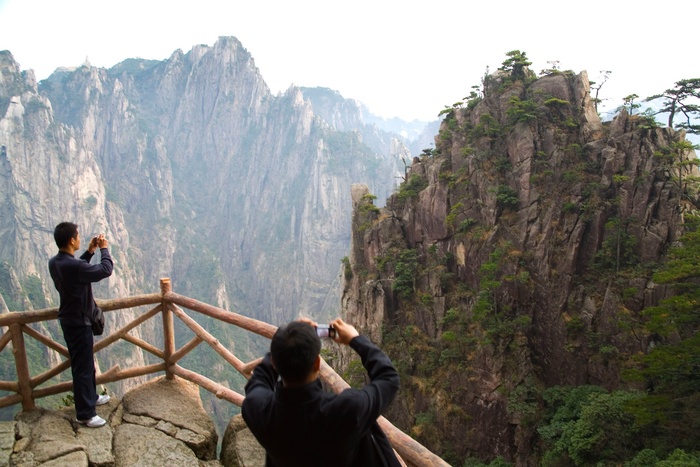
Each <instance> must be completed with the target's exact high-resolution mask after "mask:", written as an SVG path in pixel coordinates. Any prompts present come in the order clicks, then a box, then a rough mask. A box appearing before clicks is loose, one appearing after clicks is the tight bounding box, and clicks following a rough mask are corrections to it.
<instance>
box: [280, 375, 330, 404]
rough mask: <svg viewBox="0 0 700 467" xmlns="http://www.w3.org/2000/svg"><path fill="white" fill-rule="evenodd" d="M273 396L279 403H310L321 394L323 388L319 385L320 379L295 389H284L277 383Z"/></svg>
mask: <svg viewBox="0 0 700 467" xmlns="http://www.w3.org/2000/svg"><path fill="white" fill-rule="evenodd" d="M275 394H276V397H277V400H278V401H280V402H292V403H295V404H303V403H304V402H309V401H312V400H314V399H316V398H318V397H319V396H320V395H321V394H323V386H322V385H321V380H320V379H316V381H314V382H312V383H309V384H305V385H303V386H298V387H295V388H285V387H284V386H283V385H282V382H281V381H279V382H278V383H277V388H276V391H275Z"/></svg>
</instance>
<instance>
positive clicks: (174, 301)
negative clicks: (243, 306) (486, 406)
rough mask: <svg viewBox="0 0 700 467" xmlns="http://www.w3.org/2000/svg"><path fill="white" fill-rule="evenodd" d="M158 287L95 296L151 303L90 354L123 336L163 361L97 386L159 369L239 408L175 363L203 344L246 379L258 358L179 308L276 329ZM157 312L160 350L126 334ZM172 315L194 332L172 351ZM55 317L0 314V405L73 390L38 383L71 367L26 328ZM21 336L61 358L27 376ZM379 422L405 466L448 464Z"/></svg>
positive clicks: (327, 372)
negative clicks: (10, 357) (6, 370)
mask: <svg viewBox="0 0 700 467" xmlns="http://www.w3.org/2000/svg"><path fill="white" fill-rule="evenodd" d="M160 288H161V292H160V293H154V294H145V295H136V296H132V297H127V298H118V299H114V300H98V302H97V303H98V305H99V306H100V307H101V308H102V309H103V310H104V311H105V312H111V311H116V310H123V309H128V308H134V307H139V306H145V305H154V306H153V307H152V308H151V309H150V310H148V311H146V312H145V313H143V314H142V315H140V316H138V317H137V318H136V319H134V320H133V321H131V322H130V323H128V324H126V325H125V326H123V327H122V328H120V329H117V330H116V331H114V332H112V333H111V334H108V335H106V336H104V337H103V338H101V339H99V340H98V341H96V342H95V345H94V352H95V353H97V352H99V351H100V350H102V349H104V348H106V347H108V346H109V345H111V344H113V343H115V342H117V341H119V340H123V341H127V342H129V343H131V344H133V345H136V346H138V347H140V348H141V349H143V350H145V351H146V352H148V353H150V354H152V355H154V356H155V357H157V358H158V359H160V360H162V362H160V363H155V364H152V365H143V366H137V367H133V368H126V369H122V368H121V367H120V366H119V365H115V366H113V367H112V368H110V369H109V370H107V371H105V372H103V373H101V374H99V375H97V376H96V380H97V384H104V383H112V382H115V381H120V380H124V379H129V378H134V377H139V376H144V375H149V374H153V373H158V372H164V373H165V377H166V378H169V379H172V378H174V377H175V376H178V377H180V378H183V379H186V380H188V381H191V382H193V383H196V384H197V385H199V386H200V387H202V388H204V389H206V390H207V391H209V392H211V393H213V394H215V395H216V397H218V398H219V399H224V400H227V401H229V402H231V403H233V404H236V405H238V406H239V407H240V406H241V404H242V403H243V399H244V398H245V396H243V395H242V394H239V393H237V392H236V391H233V390H231V389H229V388H227V387H225V386H223V385H221V384H219V383H217V382H215V381H212V380H211V379H209V378H207V377H205V376H203V375H201V374H199V373H197V372H195V371H192V370H188V369H186V368H183V367H182V366H180V365H178V361H179V360H181V359H182V358H183V357H184V356H185V355H187V354H188V353H189V352H191V351H192V350H193V349H194V348H196V347H197V346H198V345H199V344H200V343H202V342H206V343H207V344H208V345H209V346H210V347H211V348H212V349H214V350H215V351H216V352H217V353H218V354H219V355H220V356H221V357H223V359H224V360H226V361H227V362H228V363H229V364H231V365H232V366H233V367H234V368H235V369H236V370H238V372H239V373H241V374H242V375H243V376H244V377H245V378H246V379H248V378H250V375H251V373H252V371H253V369H254V368H255V366H256V365H257V364H258V363H259V362H260V361H261V360H262V357H261V358H258V359H256V360H253V361H251V362H249V363H244V362H242V361H241V360H240V359H239V358H238V357H236V356H235V355H234V354H233V353H232V352H230V351H229V350H228V349H227V348H226V347H225V346H223V345H222V344H221V343H220V342H219V341H218V340H217V339H216V338H215V337H214V336H212V335H211V334H210V333H209V332H207V331H206V330H205V329H204V328H203V327H202V326H200V325H199V324H197V322H196V321H195V320H194V319H192V318H191V317H190V316H188V315H187V313H185V311H184V310H183V308H186V309H188V310H191V311H194V312H197V313H200V314H203V315H206V316H210V317H212V318H214V319H217V320H219V321H223V322H225V323H229V324H233V325H234V326H238V327H240V328H243V329H245V330H247V331H250V332H254V333H256V334H259V335H261V336H264V337H266V338H268V339H270V338H272V336H273V334H274V333H275V331H276V330H277V327H276V326H273V325H271V324H268V323H265V322H262V321H258V320H256V319H252V318H248V317H246V316H243V315H239V314H237V313H233V312H231V311H226V310H224V309H221V308H218V307H215V306H212V305H208V304H206V303H203V302H200V301H198V300H195V299H192V298H189V297H185V296H183V295H179V294H176V293H175V292H173V291H172V289H171V283H170V279H161V281H160ZM158 314H161V317H162V320H163V348H162V349H161V348H158V347H156V346H154V345H152V344H150V343H148V342H146V341H144V340H142V339H140V338H138V337H135V336H133V335H131V334H130V333H129V332H130V331H131V330H132V329H134V328H136V327H137V326H139V325H141V324H142V323H144V322H146V321H147V320H149V319H151V318H153V317H155V316H156V315H158ZM174 317H177V318H179V319H180V320H181V321H182V322H183V323H184V324H185V325H186V326H187V327H188V328H189V329H190V330H191V331H192V332H193V333H194V336H193V337H192V339H190V341H189V342H187V343H185V344H184V345H182V347H180V348H179V349H176V346H175V327H174ZM56 319H58V308H48V309H44V310H36V311H24V312H10V313H6V314H2V315H0V326H2V327H3V328H4V327H7V328H8V330H7V331H5V332H4V333H3V334H2V336H1V337H0V352H2V351H4V350H5V349H6V348H7V347H8V344H9V343H10V342H12V353H13V354H14V360H15V368H16V371H17V381H0V390H4V391H7V392H12V393H14V394H10V395H7V396H4V397H0V407H8V406H11V405H15V404H20V403H21V404H22V410H23V411H30V410H34V409H36V404H35V400H36V399H39V398H42V397H46V396H51V395H55V394H61V393H64V392H68V391H71V390H72V389H73V383H72V381H64V382H60V383H55V384H53V385H50V386H47V387H41V388H39V387H38V386H40V385H42V384H44V383H46V382H47V381H49V380H50V379H51V378H53V377H55V376H57V375H59V374H61V373H62V372H63V371H65V370H67V369H69V368H70V358H69V355H68V349H67V348H66V347H65V346H63V345H61V344H59V343H58V342H56V341H54V340H53V339H52V338H51V337H49V336H46V335H44V334H42V333H41V332H39V331H37V330H36V329H34V328H32V327H30V326H28V325H29V324H31V323H37V322H41V321H50V320H56ZM25 335H27V336H30V337H32V338H33V339H36V340H37V341H38V342H40V343H41V344H43V345H45V346H47V347H49V348H51V349H53V350H55V351H56V352H58V353H59V354H60V355H62V356H63V357H64V358H65V360H63V361H62V362H61V363H59V364H57V365H55V366H54V367H53V368H50V369H48V370H46V371H45V372H43V373H41V374H39V375H36V376H32V375H31V374H30V371H29V362H28V360H27V352H26V347H25V344H24V339H25ZM321 378H322V379H323V380H324V381H325V382H326V383H327V384H328V385H329V386H330V387H331V388H332V389H333V391H335V392H336V393H338V392H341V391H343V390H344V389H346V388H348V387H349V386H348V384H347V383H346V382H345V381H344V380H343V379H342V378H341V377H340V376H339V375H338V374H337V373H336V372H335V371H334V370H333V369H332V368H331V367H330V366H329V365H328V364H326V362H325V361H322V362H321ZM379 424H380V426H381V427H382V429H383V430H384V432H385V433H386V434H387V437H388V438H389V441H390V442H391V444H392V446H393V447H394V449H395V451H396V452H397V453H398V454H399V456H400V458H401V459H402V460H403V463H404V465H413V466H448V464H447V463H446V462H445V461H443V460H442V459H440V458H439V457H438V456H436V455H435V454H433V453H432V452H430V451H429V450H428V449H426V448H425V447H424V446H422V445H421V444H419V443H418V442H417V441H415V440H414V439H413V438H411V437H409V436H408V435H406V434H405V433H403V432H402V431H401V430H399V429H398V428H396V427H395V426H394V425H393V424H391V423H390V422H389V421H388V420H386V419H385V418H384V417H380V418H379Z"/></svg>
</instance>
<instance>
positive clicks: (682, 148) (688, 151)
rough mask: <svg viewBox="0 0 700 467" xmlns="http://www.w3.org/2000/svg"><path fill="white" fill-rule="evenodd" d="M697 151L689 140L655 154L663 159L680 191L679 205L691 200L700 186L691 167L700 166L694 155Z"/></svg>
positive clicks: (673, 144) (675, 143)
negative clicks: (683, 201) (685, 200)
mask: <svg viewBox="0 0 700 467" xmlns="http://www.w3.org/2000/svg"><path fill="white" fill-rule="evenodd" d="M695 149H697V146H695V145H693V144H692V143H691V142H690V141H688V140H682V141H676V142H674V143H672V144H671V146H668V147H664V148H661V149H660V150H659V151H657V152H655V153H654V156H655V157H658V158H660V159H661V161H662V164H663V167H664V169H665V170H667V171H668V174H669V176H670V178H671V180H672V181H673V183H674V185H675V188H676V190H677V191H678V204H679V205H680V204H681V200H682V199H683V198H686V199H687V198H690V197H692V195H694V194H695V192H696V191H697V186H698V184H700V179H698V177H696V176H693V175H691V173H692V172H691V171H690V169H691V167H692V166H694V165H698V162H699V161H698V158H697V157H695V156H694V155H693V153H692V151H693V150H695Z"/></svg>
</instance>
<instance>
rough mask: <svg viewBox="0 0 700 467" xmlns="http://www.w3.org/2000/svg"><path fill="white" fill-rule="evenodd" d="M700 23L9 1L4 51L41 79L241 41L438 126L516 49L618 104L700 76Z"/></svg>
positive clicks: (637, 12) (309, 80)
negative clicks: (698, 28)
mask: <svg viewBox="0 0 700 467" xmlns="http://www.w3.org/2000/svg"><path fill="white" fill-rule="evenodd" d="M651 5H654V6H651ZM699 17H700V2H698V1H695V0H693V1H690V2H683V3H682V5H681V4H673V3H671V4H669V3H666V2H654V3H653V4H648V3H647V2H640V1H638V0H635V1H631V0H629V1H628V0H605V1H603V0H586V1H584V2H567V1H561V0H559V1H552V0H530V1H513V0H501V1H490V2H472V1H468V0H408V1H407V0H401V1H399V0H372V1H368V0H354V1H352V2H340V1H338V0H335V1H334V0H296V1H290V0H245V1H240V0H196V1H187V2H186V1H182V0H120V1H119V2H111V1H104V0H0V50H5V49H6V50H9V51H10V52H12V54H13V56H14V58H15V60H16V61H17V62H18V63H19V64H20V67H21V68H22V69H23V70H26V69H33V70H34V71H35V73H36V76H37V79H39V80H41V79H44V78H47V77H48V76H49V75H50V74H51V72H52V71H53V70H54V69H56V68H57V67H59V66H78V65H80V64H82V63H83V62H84V61H85V58H86V57H88V58H89V61H90V63H91V64H92V65H93V66H100V67H107V68H109V67H111V66H113V65H115V64H117V63H119V62H120V61H122V60H124V59H126V58H136V57H140V58H147V59H155V60H165V59H167V58H168V57H170V55H171V54H172V53H173V51H175V50H176V49H182V50H183V51H184V52H187V51H189V50H190V49H191V48H192V46H193V45H195V44H207V45H213V44H214V42H216V40H217V38H218V37H219V36H235V37H236V38H238V39H239V40H240V41H241V42H242V43H243V46H244V47H245V48H246V49H248V51H249V52H250V53H251V54H252V56H253V58H254V60H255V63H256V65H257V66H258V68H259V69H260V72H261V74H262V76H263V78H264V79H265V81H266V82H267V84H268V86H270V88H271V90H272V92H273V93H277V92H279V91H285V90H286V89H287V88H289V86H290V85H292V84H295V85H299V86H324V87H329V88H331V89H335V90H337V91H339V92H340V93H341V94H342V95H343V97H346V98H353V99H357V100H359V101H361V102H363V103H364V104H365V105H367V107H369V109H370V111H371V112H373V113H375V114H377V115H380V116H383V117H387V118H390V117H393V116H398V117H400V118H402V119H404V120H411V119H413V118H418V119H421V120H433V119H435V118H436V117H437V115H438V113H439V112H440V110H442V109H443V108H444V107H445V105H452V104H453V103H454V102H456V101H459V100H461V99H462V98H463V97H464V96H466V95H468V94H469V91H471V87H472V86H473V85H477V84H479V83H480V79H481V76H482V75H483V73H484V71H485V69H486V67H487V66H489V67H490V69H491V71H494V70H495V69H497V68H498V67H499V66H501V63H502V62H503V60H504V59H505V58H506V56H505V54H506V52H508V51H510V50H514V49H519V50H522V51H525V52H526V53H527V56H528V58H529V59H530V60H531V61H532V62H533V65H532V66H531V68H532V69H533V70H534V71H535V72H537V73H539V71H540V70H542V69H544V68H548V67H549V65H548V63H547V62H548V61H555V60H558V61H559V62H560V68H561V69H563V70H566V69H570V70H574V71H575V72H579V71H582V70H587V71H588V74H589V78H590V79H591V80H596V78H597V77H598V75H599V71H600V70H611V71H612V74H611V76H610V80H609V81H608V82H607V83H606V84H605V86H604V87H603V88H602V90H601V95H600V97H602V98H610V99H611V100H610V103H609V104H608V105H609V106H611V107H613V106H618V105H620V104H621V103H622V97H624V96H627V95H629V94H632V93H636V94H638V95H640V96H641V97H647V96H649V95H651V94H655V93H659V92H662V91H664V90H665V89H668V88H671V87H673V86H674V83H675V82H676V81H678V80H680V79H685V78H700V64H698V63H697V59H696V54H695V53H694V48H695V46H694V35H695V34H694V31H695V29H694V26H692V24H693V21H695V20H697V18H699ZM684 23H686V24H688V25H689V26H688V25H686V26H683V24H684ZM683 31H688V32H683Z"/></svg>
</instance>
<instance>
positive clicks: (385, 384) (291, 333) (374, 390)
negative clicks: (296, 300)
mask: <svg viewBox="0 0 700 467" xmlns="http://www.w3.org/2000/svg"><path fill="white" fill-rule="evenodd" d="M331 325H332V326H333V328H334V329H335V333H336V334H335V337H334V339H335V341H336V342H338V343H340V344H344V345H349V346H350V347H351V348H352V349H354V350H355V352H357V353H358V354H359V355H360V357H361V358H362V365H363V366H364V367H365V369H366V370H367V372H368V374H369V377H370V383H369V384H367V385H366V386H365V387H364V388H362V389H360V390H358V389H346V390H345V391H343V392H342V393H340V394H337V395H336V394H331V393H327V392H325V391H324V390H323V388H322V386H321V381H320V380H319V378H318V376H319V371H320V365H321V357H320V355H319V352H320V350H321V341H320V338H319V337H318V335H317V333H316V329H314V327H315V326H316V324H315V323H313V322H311V321H308V320H300V321H294V322H292V323H289V324H288V325H286V326H282V327H280V328H279V329H278V330H277V332H276V333H275V335H274V336H273V337H272V342H271V343H270V353H268V354H267V355H266V356H265V358H264V359H263V360H262V362H261V363H260V364H259V365H258V366H257V367H256V368H255V370H254V371H253V375H252V377H251V378H250V381H248V384H246V387H245V394H246V398H245V400H244V401H243V407H242V411H241V412H242V414H243V419H244V420H245V421H246V424H247V425H248V427H249V428H250V431H251V432H253V434H254V435H255V437H256V438H257V440H258V441H259V442H260V444H261V445H262V446H263V447H264V448H265V451H266V457H265V463H266V466H267V467H273V466H274V467H292V466H293V467H328V466H331V465H332V466H338V467H350V466H357V467H372V466H381V467H394V466H399V465H400V463H399V461H398V459H397V458H396V455H395V454H394V451H393V449H392V448H391V445H390V444H389V440H388V439H387V437H386V435H385V434H384V432H383V431H382V430H381V428H380V427H379V425H378V424H377V417H379V415H381V413H382V412H383V411H384V410H385V409H386V408H387V407H388V406H389V404H391V401H392V400H394V397H395V396H396V393H397V392H398V390H399V374H398V373H397V371H396V369H395V368H394V366H393V365H392V364H391V361H390V360H389V357H387V356H386V354H384V352H382V351H381V350H380V349H379V347H377V346H376V345H374V344H373V343H372V342H371V341H370V340H369V339H368V338H367V337H365V336H361V335H359V333H358V332H357V330H356V329H355V327H354V326H352V325H350V324H347V323H345V322H343V320H341V319H340V318H339V319H336V320H335V321H333V322H332V323H331ZM278 376H279V377H280V378H281V380H280V381H278Z"/></svg>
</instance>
